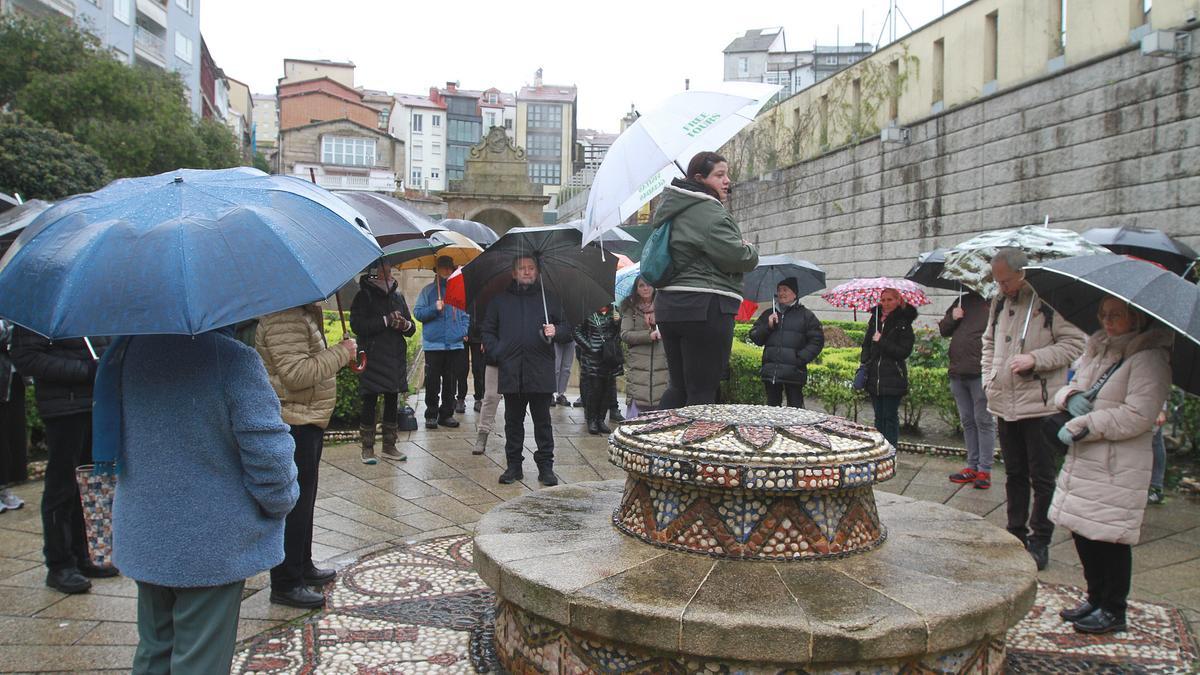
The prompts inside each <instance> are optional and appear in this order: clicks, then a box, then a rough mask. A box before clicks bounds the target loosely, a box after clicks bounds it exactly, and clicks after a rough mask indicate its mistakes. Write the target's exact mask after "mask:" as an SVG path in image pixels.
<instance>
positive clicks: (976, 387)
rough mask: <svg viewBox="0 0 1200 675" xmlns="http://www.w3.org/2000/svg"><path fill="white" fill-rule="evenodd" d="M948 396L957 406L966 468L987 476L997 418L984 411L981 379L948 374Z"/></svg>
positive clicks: (985, 406)
mask: <svg viewBox="0 0 1200 675" xmlns="http://www.w3.org/2000/svg"><path fill="white" fill-rule="evenodd" d="M950 393H952V394H954V402H955V403H956V404H957V405H958V420H959V422H961V423H962V428H963V439H964V440H965V441H966V444H967V467H968V468H971V469H975V470H976V471H986V472H989V473H990V472H991V470H992V457H993V456H994V455H995V454H996V419H995V418H994V417H992V413H990V412H988V409H987V394H985V393H983V378H981V377H979V376H976V377H959V376H957V375H951V376H950Z"/></svg>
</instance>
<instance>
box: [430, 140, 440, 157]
mask: <svg viewBox="0 0 1200 675" xmlns="http://www.w3.org/2000/svg"><path fill="white" fill-rule="evenodd" d="M430 150H431V151H432V153H433V156H434V157H437V156H439V155H441V154H442V144H441V143H434V144H433V147H432V148H430Z"/></svg>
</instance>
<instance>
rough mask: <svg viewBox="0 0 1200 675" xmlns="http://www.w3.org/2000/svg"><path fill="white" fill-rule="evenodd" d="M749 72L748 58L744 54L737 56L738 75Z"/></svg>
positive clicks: (744, 74) (745, 74)
mask: <svg viewBox="0 0 1200 675" xmlns="http://www.w3.org/2000/svg"><path fill="white" fill-rule="evenodd" d="M749 74H750V59H747V58H746V57H744V56H739V57H738V75H740V76H742V77H745V76H747V75H749Z"/></svg>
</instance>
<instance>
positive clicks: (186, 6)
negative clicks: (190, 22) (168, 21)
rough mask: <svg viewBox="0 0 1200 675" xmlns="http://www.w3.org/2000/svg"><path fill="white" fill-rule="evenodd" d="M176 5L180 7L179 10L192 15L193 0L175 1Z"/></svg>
mask: <svg viewBox="0 0 1200 675" xmlns="http://www.w3.org/2000/svg"><path fill="white" fill-rule="evenodd" d="M175 4H176V5H179V9H182V10H183V11H185V12H187V13H188V14H191V13H192V0H175Z"/></svg>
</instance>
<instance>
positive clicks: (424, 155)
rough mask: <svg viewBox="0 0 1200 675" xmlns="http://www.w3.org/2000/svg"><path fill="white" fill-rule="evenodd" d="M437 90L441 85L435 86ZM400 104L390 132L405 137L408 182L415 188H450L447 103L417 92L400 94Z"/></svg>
mask: <svg viewBox="0 0 1200 675" xmlns="http://www.w3.org/2000/svg"><path fill="white" fill-rule="evenodd" d="M431 93H433V94H436V93H437V89H433V90H432V92H431ZM395 99H396V105H395V106H394V107H393V108H392V114H391V117H390V118H389V119H388V133H389V134H391V135H392V136H394V137H395V138H398V139H400V140H402V141H404V145H405V150H406V152H405V158H406V164H407V165H406V166H405V171H404V175H405V176H406V178H405V185H407V186H408V187H409V188H411V189H413V190H425V191H427V192H441V191H443V190H445V189H446V185H447V183H446V180H447V179H446V154H447V153H448V148H447V147H446V129H447V127H449V126H450V124H449V121H448V119H447V117H446V103H445V101H444V100H443V99H442V98H441V97H440V96H438V98H437V99H433V98H429V97H427V96H417V95H414V94H396V96H395Z"/></svg>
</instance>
